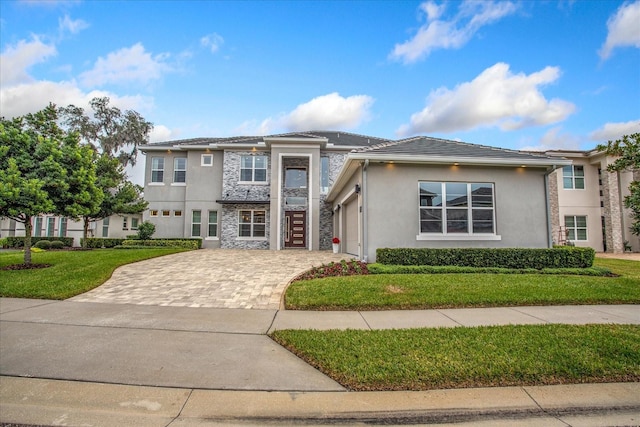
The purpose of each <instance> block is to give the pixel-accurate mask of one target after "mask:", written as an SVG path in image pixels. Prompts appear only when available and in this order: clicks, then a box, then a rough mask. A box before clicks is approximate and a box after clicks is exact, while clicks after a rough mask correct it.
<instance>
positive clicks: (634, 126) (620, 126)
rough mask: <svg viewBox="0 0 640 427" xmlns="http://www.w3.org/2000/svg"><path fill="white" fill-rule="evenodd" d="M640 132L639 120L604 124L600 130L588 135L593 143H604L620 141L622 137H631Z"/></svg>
mask: <svg viewBox="0 0 640 427" xmlns="http://www.w3.org/2000/svg"><path fill="white" fill-rule="evenodd" d="M639 132H640V119H638V120H631V121H629V122H618V123H605V125H604V126H602V127H601V128H600V129H596V130H594V131H593V132H591V133H590V134H589V139H591V140H593V141H599V142H606V141H615V140H616V139H620V138H621V137H622V135H631V134H632V133H639Z"/></svg>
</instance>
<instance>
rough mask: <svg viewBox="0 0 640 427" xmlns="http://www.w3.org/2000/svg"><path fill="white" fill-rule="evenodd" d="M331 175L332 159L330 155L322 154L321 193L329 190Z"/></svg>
mask: <svg viewBox="0 0 640 427" xmlns="http://www.w3.org/2000/svg"><path fill="white" fill-rule="evenodd" d="M330 175H331V161H330V160H329V157H327V156H322V157H320V194H327V193H328V192H329V180H330V179H331V178H330ZM325 184H326V185H325Z"/></svg>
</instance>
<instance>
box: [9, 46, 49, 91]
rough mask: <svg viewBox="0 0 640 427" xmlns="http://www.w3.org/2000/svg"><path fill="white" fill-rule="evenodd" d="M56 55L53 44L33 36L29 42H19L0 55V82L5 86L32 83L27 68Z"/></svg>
mask: <svg viewBox="0 0 640 427" xmlns="http://www.w3.org/2000/svg"><path fill="white" fill-rule="evenodd" d="M57 53H58V52H57V50H56V47H55V46H54V45H53V44H46V43H44V42H42V41H41V40H40V38H39V37H38V36H35V35H34V36H31V40H30V41H26V40H20V41H19V42H18V43H17V44H16V45H14V46H8V47H7V48H6V49H5V50H4V52H2V54H0V82H2V85H3V86H5V85H11V84H17V83H25V82H29V81H32V80H33V79H32V78H31V76H30V75H29V74H28V71H29V68H30V67H31V66H33V65H35V64H38V63H41V62H45V61H46V60H47V59H48V58H50V57H52V56H55V55H56V54H57Z"/></svg>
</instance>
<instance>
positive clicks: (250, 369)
mask: <svg viewBox="0 0 640 427" xmlns="http://www.w3.org/2000/svg"><path fill="white" fill-rule="evenodd" d="M539 323H572V324H585V323H625V324H640V307H639V306H637V305H620V306H607V305H598V306H564V307H513V308H486V309H462V310H420V311H387V312H302V311H300V312H296V311H277V310H242V309H239V310H233V309H216V308H186V307H159V306H144V305H128V304H107V303H88V302H76V301H69V300H68V301H47V300H22V299H6V298H3V299H0V343H1V345H0V375H2V377H1V378H0V405H1V410H0V421H1V422H9V421H12V422H16V421H20V422H22V423H32V424H44V425H53V424H56V423H57V424H63V423H64V424H66V425H79V424H83V423H85V422H86V423H88V425H140V426H144V425H165V426H166V425H168V424H169V423H171V425H176V426H191V425H194V426H195V425H198V426H202V425H207V424H206V423H207V422H206V421H204V420H214V421H215V422H217V423H221V424H227V423H228V422H229V420H235V421H238V420H244V421H247V420H249V421H250V422H254V423H256V424H262V423H263V422H265V421H267V420H270V421H274V420H275V422H276V423H279V422H282V421H283V420H285V419H287V420H289V419H293V420H294V421H296V420H297V421H296V422H299V423H306V424H309V423H310V422H312V421H313V422H318V423H323V422H324V421H323V420H327V419H328V420H330V421H331V420H332V421H333V422H345V423H348V422H356V421H357V422H367V420H370V419H374V418H375V419H378V418H379V417H382V416H384V417H386V418H389V417H391V418H392V419H394V420H397V422H398V423H402V422H406V421H407V420H412V419H413V420H419V421H420V422H427V421H428V422H435V421H437V422H445V421H452V420H453V421H455V422H466V421H469V420H475V421H478V420H493V421H492V422H495V419H497V418H500V417H502V416H504V417H512V418H513V417H515V418H517V419H522V418H525V417H529V416H531V417H533V418H534V419H537V420H545V421H549V419H548V417H549V416H550V415H549V414H551V419H552V421H553V422H554V423H556V424H553V423H551V422H544V423H542V424H538V425H552V426H553V425H565V424H557V422H558V421H557V419H558V417H560V418H561V419H564V418H562V417H565V416H566V417H569V416H575V415H576V414H578V415H580V416H587V418H593V417H596V418H595V419H597V417H600V416H603V417H622V418H615V419H616V420H618V421H619V422H618V421H616V422H617V424H619V425H633V424H639V423H640V388H639V385H638V384H609V385H606V384H605V385H581V386H580V385H576V386H566V387H564V388H562V387H559V388H558V387H522V388H520V387H515V388H509V389H504V388H492V389H482V390H474V389H465V390H442V391H432V392H411V393H398V392H391V393H386V392H385V393H354V392H347V391H346V390H345V389H344V388H343V387H342V386H341V385H340V384H338V383H336V382H335V381H333V380H331V379H330V378H328V377H326V376H325V375H324V374H322V373H320V372H319V371H317V370H316V369H314V368H313V367H311V366H309V365H307V364H306V363H304V362H302V361H301V360H300V359H298V358H297V357H295V356H293V355H292V354H291V353H289V352H288V351H286V350H284V349H283V348H282V347H280V346H278V345H277V344H275V343H274V342H273V341H272V340H271V339H270V338H269V337H268V336H267V335H266V334H267V332H269V331H273V330H276V329H289V328H315V329H334V328H357V329H379V328H407V327H453V326H477V325H504V324H539ZM545 396H547V397H545ZM548 396H551V397H548ZM547 398H548V400H545V399H547ZM512 399H513V400H512ZM554 405H556V406H554ZM554 408H555V409H554ZM572 408H573V409H572ZM554 411H555V412H554ZM612 411H613V412H612ZM38 414H39V415H41V416H42V418H40V419H37V416H39V415H38ZM456 414H457V415H456ZM500 414H502V415H500ZM554 414H555V415H554ZM571 414H572V415H571ZM451 416H454V417H453V418H447V417H451ZM102 417H104V418H102ZM368 417H369V418H368ZM412 417H414V418H412ZM456 417H457V418H456ZM504 417H503V418H504ZM100 419H104V420H108V421H106V422H100ZM603 419H608V418H603ZM631 419H633V420H635V421H634V422H630V421H629V420H631ZM314 420H315V421H314ZM429 420H431V421H429ZM434 420H435V421H434ZM235 421H234V422H235ZM244 421H243V422H244ZM475 421H474V422H475ZM487 422H489V421H487ZM163 423H164V424H163ZM461 425H462V424H461ZM527 425H529V424H527ZM534 425H535V424H534ZM570 425H573V424H570ZM576 425H578V424H576ZM594 425H601V424H594Z"/></svg>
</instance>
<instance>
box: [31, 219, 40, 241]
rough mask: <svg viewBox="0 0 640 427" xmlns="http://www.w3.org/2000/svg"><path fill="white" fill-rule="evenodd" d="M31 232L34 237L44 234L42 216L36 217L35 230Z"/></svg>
mask: <svg viewBox="0 0 640 427" xmlns="http://www.w3.org/2000/svg"><path fill="white" fill-rule="evenodd" d="M31 234H32V235H33V236H34V237H41V236H42V217H41V216H37V217H36V220H35V221H34V225H33V230H31Z"/></svg>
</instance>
